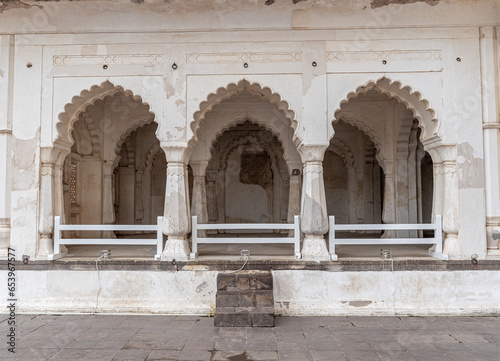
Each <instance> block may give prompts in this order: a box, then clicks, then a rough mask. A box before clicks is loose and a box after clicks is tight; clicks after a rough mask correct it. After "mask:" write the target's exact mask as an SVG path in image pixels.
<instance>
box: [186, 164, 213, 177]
mask: <svg viewBox="0 0 500 361" xmlns="http://www.w3.org/2000/svg"><path fill="white" fill-rule="evenodd" d="M189 165H190V166H191V169H192V170H193V177H205V170H206V169H207V165H208V162H207V161H206V160H200V161H191V162H189Z"/></svg>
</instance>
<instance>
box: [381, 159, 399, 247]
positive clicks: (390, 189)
mask: <svg viewBox="0 0 500 361" xmlns="http://www.w3.org/2000/svg"><path fill="white" fill-rule="evenodd" d="M394 198H395V197H394V173H393V163H392V162H387V161H386V169H385V172H384V200H383V203H382V222H383V223H385V224H394V223H396V209H395V208H396V207H395V206H396V204H395V199H394ZM395 234H396V233H395V231H385V232H384V234H383V238H393V237H395Z"/></svg>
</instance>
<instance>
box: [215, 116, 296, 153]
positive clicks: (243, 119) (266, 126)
mask: <svg viewBox="0 0 500 361" xmlns="http://www.w3.org/2000/svg"><path fill="white" fill-rule="evenodd" d="M247 121H248V122H250V123H252V124H255V125H258V126H260V127H262V128H264V129H265V130H267V131H269V132H270V133H271V134H272V135H273V136H274V137H275V138H276V139H277V140H278V143H279V144H280V146H281V149H282V150H283V157H284V158H285V160H286V161H288V160H289V159H287V157H286V150H287V147H286V146H285V145H286V144H287V142H286V141H285V140H284V139H283V138H281V134H280V133H279V132H278V131H277V130H276V129H274V128H273V127H272V126H271V125H270V124H268V123H266V122H263V121H261V120H259V119H257V118H254V117H251V116H249V115H246V116H244V117H241V118H238V119H235V120H233V121H232V122H229V123H227V124H226V125H224V127H222V128H221V129H220V130H219V131H218V132H216V133H215V135H214V137H213V138H212V139H210V154H212V155H213V149H214V147H215V146H216V143H217V142H218V141H220V139H222V136H223V135H224V133H225V132H227V131H229V130H231V129H233V128H234V127H236V126H237V125H240V124H243V123H245V122H247Z"/></svg>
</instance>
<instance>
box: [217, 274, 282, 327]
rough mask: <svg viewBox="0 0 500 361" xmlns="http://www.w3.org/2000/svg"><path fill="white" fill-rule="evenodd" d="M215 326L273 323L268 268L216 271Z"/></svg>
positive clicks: (269, 325) (266, 324)
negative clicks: (260, 269)
mask: <svg viewBox="0 0 500 361" xmlns="http://www.w3.org/2000/svg"><path fill="white" fill-rule="evenodd" d="M214 325H215V326H216V327H250V326H253V327H274V296H273V276H272V274H271V272H260V271H249V272H242V273H219V274H218V276H217V296H216V309H215V320H214Z"/></svg>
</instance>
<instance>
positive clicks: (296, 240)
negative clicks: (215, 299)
mask: <svg viewBox="0 0 500 361" xmlns="http://www.w3.org/2000/svg"><path fill="white" fill-rule="evenodd" d="M278 229H288V230H293V237H267V238H264V237H253V238H249V237H247V238H243V237H235V238H229V237H221V238H216V237H198V230H207V231H208V230H245V231H247V230H255V231H262V230H278ZM192 241H193V244H192V248H193V249H192V252H191V255H190V258H191V259H195V258H196V257H197V256H198V244H200V243H210V244H228V243H239V244H244V243H247V244H267V243H269V244H273V243H293V245H294V254H295V258H296V259H300V257H301V256H300V227H299V216H295V217H294V222H293V223H292V224H289V223H230V224H228V223H225V224H199V223H198V218H197V217H196V216H193V222H192Z"/></svg>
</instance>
